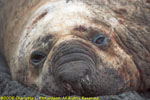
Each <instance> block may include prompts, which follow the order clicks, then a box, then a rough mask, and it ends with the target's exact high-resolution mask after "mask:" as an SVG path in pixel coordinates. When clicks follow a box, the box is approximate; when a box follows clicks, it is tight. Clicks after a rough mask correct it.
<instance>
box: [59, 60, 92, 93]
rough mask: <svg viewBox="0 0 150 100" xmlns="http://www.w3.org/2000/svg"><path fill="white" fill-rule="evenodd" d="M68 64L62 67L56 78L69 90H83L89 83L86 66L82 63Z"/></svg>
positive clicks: (78, 91)
mask: <svg viewBox="0 0 150 100" xmlns="http://www.w3.org/2000/svg"><path fill="white" fill-rule="evenodd" d="M73 63H74V64H68V65H70V66H68V68H67V69H64V70H63V71H61V72H60V73H58V80H59V82H60V83H61V84H63V85H64V88H65V89H66V90H67V91H69V92H76V93H78V94H79V93H80V92H82V91H83V87H85V85H87V84H89V83H90V79H89V76H90V73H89V69H88V67H86V65H85V66H84V64H83V65H82V66H80V64H79V63H77V64H75V63H76V62H73ZM75 65H76V66H75ZM87 77H88V78H87ZM80 94H81V93H80Z"/></svg>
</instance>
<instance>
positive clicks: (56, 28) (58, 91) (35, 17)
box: [0, 0, 150, 96]
mask: <svg viewBox="0 0 150 100" xmlns="http://www.w3.org/2000/svg"><path fill="white" fill-rule="evenodd" d="M6 2H7V0H6V1H5V2H4V3H6ZM135 3H137V2H135V1H125V2H123V1H121V0H120V1H119V2H117V1H112V2H109V0H108V1H107V0H97V1H94V0H89V1H87V0H85V1H84V0H83V1H82V0H81V1H75V0H72V1H69V0H67V1H66V0H49V1H47V0H46V1H44V0H41V2H39V1H38V0H31V1H26V0H24V1H23V0H13V1H12V2H11V3H8V4H7V5H6V6H4V7H3V10H1V11H0V13H1V15H3V16H1V17H0V21H1V23H2V25H1V34H0V39H1V45H0V47H1V52H2V53H3V54H4V56H5V57H6V59H7V62H8V64H9V66H10V70H11V74H12V77H13V79H14V80H17V81H19V82H20V83H22V84H24V85H28V86H31V87H32V86H33V85H34V86H37V87H38V89H39V91H40V92H43V93H45V94H48V95H54V96H64V95H83V96H97V95H110V94H117V93H121V92H125V91H130V90H139V91H140V90H146V89H149V88H150V46H149V43H150V28H149V27H148V25H150V23H148V22H149V21H150V20H149V18H148V17H150V14H149V13H150V10H149V9H148V8H145V9H147V10H145V9H143V7H142V6H139V9H140V10H139V9H138V8H137V7H136V5H134V4H135ZM141 3H143V4H145V1H144V2H139V4H141ZM14 5H16V6H14ZM114 5H116V6H114ZM123 5H124V6H123ZM19 7H20V8H19ZM15 8H18V9H15ZM145 11H147V13H145ZM8 12H9V13H8ZM141 12H143V14H141ZM7 14H8V15H7ZM5 19H6V20H5Z"/></svg>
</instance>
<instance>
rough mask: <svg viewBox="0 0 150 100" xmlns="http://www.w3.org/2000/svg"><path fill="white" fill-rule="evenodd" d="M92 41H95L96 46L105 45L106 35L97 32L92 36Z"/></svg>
mask: <svg viewBox="0 0 150 100" xmlns="http://www.w3.org/2000/svg"><path fill="white" fill-rule="evenodd" d="M93 43H95V44H96V45H98V46H105V45H106V44H107V37H106V36H105V35H103V34H97V35H96V36H95V37H94V38H93Z"/></svg>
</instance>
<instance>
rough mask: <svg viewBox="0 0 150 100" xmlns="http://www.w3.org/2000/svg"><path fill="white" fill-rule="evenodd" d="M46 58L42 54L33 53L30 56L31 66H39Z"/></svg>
mask: <svg viewBox="0 0 150 100" xmlns="http://www.w3.org/2000/svg"><path fill="white" fill-rule="evenodd" d="M45 58H46V55H45V54H44V53H43V52H37V51H36V52H33V53H32V55H31V59H30V62H31V63H32V64H33V65H39V64H41V63H42V62H43V61H44V60H45Z"/></svg>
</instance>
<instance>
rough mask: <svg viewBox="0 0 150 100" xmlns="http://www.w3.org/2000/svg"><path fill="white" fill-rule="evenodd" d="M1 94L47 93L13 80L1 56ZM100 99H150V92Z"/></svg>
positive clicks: (129, 93)
mask: <svg viewBox="0 0 150 100" xmlns="http://www.w3.org/2000/svg"><path fill="white" fill-rule="evenodd" d="M0 96H19V97H22V96H25V97H35V96H36V97H39V96H46V95H44V94H41V93H39V92H37V91H35V90H33V89H31V88H29V87H25V86H22V85H21V84H19V83H18V82H16V81H13V80H12V79H11V75H10V72H9V68H8V66H7V64H6V62H5V60H4V59H3V58H2V56H0ZM79 98H81V97H79ZM99 100H150V92H145V93H137V92H135V91H133V92H127V93H122V94H119V95H111V96H99Z"/></svg>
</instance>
